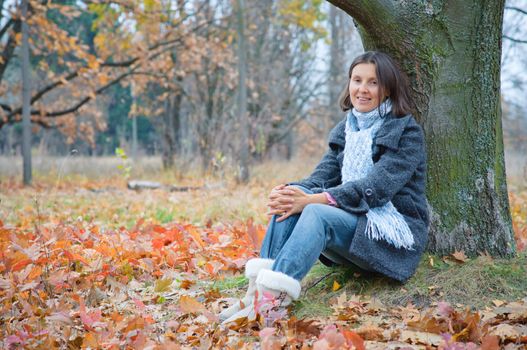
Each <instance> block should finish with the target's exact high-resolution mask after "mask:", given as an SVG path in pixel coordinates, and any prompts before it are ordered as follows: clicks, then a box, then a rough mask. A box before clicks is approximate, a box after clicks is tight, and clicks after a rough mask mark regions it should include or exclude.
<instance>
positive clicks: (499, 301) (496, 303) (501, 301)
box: [492, 299, 505, 306]
mask: <svg viewBox="0 0 527 350" xmlns="http://www.w3.org/2000/svg"><path fill="white" fill-rule="evenodd" d="M492 303H493V304H494V305H496V306H502V305H503V304H505V302H504V301H503V300H498V299H496V300H493V301H492Z"/></svg>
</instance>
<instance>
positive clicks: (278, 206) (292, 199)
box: [267, 184, 327, 222]
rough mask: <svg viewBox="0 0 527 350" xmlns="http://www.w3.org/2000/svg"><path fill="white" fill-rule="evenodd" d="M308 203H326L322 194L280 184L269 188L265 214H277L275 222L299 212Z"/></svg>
mask: <svg viewBox="0 0 527 350" xmlns="http://www.w3.org/2000/svg"><path fill="white" fill-rule="evenodd" d="M310 203H327V201H326V196H325V195H324V194H320V193H319V194H307V193H305V192H304V191H302V190H301V189H299V188H298V187H295V186H288V185H285V184H281V185H278V186H276V187H275V188H273V189H272V190H271V193H270V194H269V201H268V203H267V206H268V207H269V211H268V212H267V215H278V216H279V217H278V218H277V219H276V221H277V222H280V221H284V220H285V219H287V218H288V217H290V216H291V215H294V214H299V213H301V212H302V210H304V207H305V206H306V205H308V204H310Z"/></svg>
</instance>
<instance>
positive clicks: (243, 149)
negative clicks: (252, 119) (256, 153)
mask: <svg viewBox="0 0 527 350" xmlns="http://www.w3.org/2000/svg"><path fill="white" fill-rule="evenodd" d="M244 7H245V6H244V0H236V17H237V29H236V31H237V34H238V101H237V102H238V103H237V104H238V118H239V119H238V120H239V125H240V131H239V133H238V135H239V137H240V139H239V150H240V159H239V164H238V165H239V171H240V173H239V174H238V181H239V182H240V183H247V182H249V115H248V114H247V85H246V79H247V48H246V42H245V22H244V15H245V10H244Z"/></svg>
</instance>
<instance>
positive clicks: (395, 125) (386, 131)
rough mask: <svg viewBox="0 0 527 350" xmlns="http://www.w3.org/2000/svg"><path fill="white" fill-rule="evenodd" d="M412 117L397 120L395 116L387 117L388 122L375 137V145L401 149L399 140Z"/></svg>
mask: <svg viewBox="0 0 527 350" xmlns="http://www.w3.org/2000/svg"><path fill="white" fill-rule="evenodd" d="M411 118H412V117H411V116H410V115H407V116H404V117H401V118H397V117H395V116H394V115H393V114H391V113H390V114H389V115H387V116H386V120H385V121H384V123H383V124H382V126H381V127H380V129H379V131H377V134H376V135H375V141H374V142H375V143H376V144H377V145H382V146H385V147H387V148H391V149H394V150H397V149H399V140H400V138H401V135H402V133H403V131H404V128H405V127H406V125H408V122H409V121H410V119H411Z"/></svg>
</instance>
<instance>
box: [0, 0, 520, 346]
mask: <svg viewBox="0 0 527 350" xmlns="http://www.w3.org/2000/svg"><path fill="white" fill-rule="evenodd" d="M22 3H23V2H10V1H1V8H2V12H1V17H0V43H1V45H2V50H3V51H2V56H1V57H0V84H1V85H0V91H1V93H0V106H1V107H2V108H1V109H0V113H1V114H0V152H1V156H0V234H1V235H0V244H1V246H0V248H1V249H2V255H1V258H2V261H1V264H0V271H1V272H2V277H1V278H0V298H2V302H3V303H2V308H3V309H2V316H1V319H0V324H1V326H2V329H3V333H2V334H1V338H0V340H1V341H2V342H3V343H2V345H4V347H12V348H14V347H16V346H26V347H39V346H40V347H47V348H60V347H62V348H63V347H70V348H78V347H81V346H82V347H92V348H96V347H105V348H112V347H127V346H128V347H135V348H142V347H148V346H150V347H156V346H158V347H160V348H178V346H182V347H183V348H185V347H187V348H193V347H198V346H199V347H201V348H211V347H212V348H213V347H216V348H243V347H244V346H245V347H247V348H250V347H251V346H253V345H254V344H258V343H260V344H261V346H263V347H265V346H267V348H277V346H278V347H280V346H285V344H286V343H287V344H293V346H294V345H295V344H296V345H298V346H299V347H300V346H304V345H306V346H307V344H309V346H314V345H313V344H318V345H317V346H318V349H337V348H342V347H346V346H347V347H349V348H352V347H355V348H361V346H364V345H363V344H364V343H363V342H364V341H366V344H367V347H368V348H374V346H379V348H385V347H386V346H388V345H387V344H391V345H393V346H407V347H411V348H423V347H425V346H428V347H434V348H437V347H442V348H445V349H446V348H449V349H461V348H466V349H470V348H474V347H472V346H481V347H483V348H486V349H496V348H498V347H499V346H502V347H503V346H506V345H507V346H509V347H510V346H511V344H512V345H518V344H519V345H518V346H522V344H525V343H526V342H527V328H526V327H525V326H524V324H525V319H527V307H526V305H525V300H524V299H523V300H522V298H524V297H525V292H524V291H525V290H526V288H527V285H526V284H525V282H524V280H525V274H526V271H527V270H526V266H525V253H524V248H525V244H526V243H527V205H526V203H527V192H526V188H525V185H526V183H525V178H526V177H527V160H526V159H527V158H526V157H525V153H526V152H527V115H526V112H527V102H526V99H525V89H526V84H527V77H526V76H525V74H523V71H524V70H525V67H526V66H527V58H526V57H527V55H526V54H525V53H526V50H527V45H526V43H525V42H526V39H527V26H526V23H527V21H526V18H527V15H526V14H525V12H526V10H527V9H526V8H525V6H524V4H523V2H522V1H513V0H510V1H507V3H506V9H505V17H504V26H503V50H502V60H501V65H502V67H501V68H502V71H501V96H502V97H501V106H502V111H503V119H502V120H503V133H504V141H505V155H506V165H507V179H508V186H509V198H510V204H511V213H512V218H513V228H514V233H515V238H516V245H517V250H518V253H519V255H517V256H515V257H513V258H511V259H509V260H504V261H500V260H497V259H496V260H494V259H492V258H491V257H490V256H488V255H486V254H485V252H481V256H480V257H472V258H467V257H466V256H465V255H464V253H463V252H462V251H457V252H455V253H454V254H453V255H450V256H448V257H441V256H434V255H427V256H425V258H424V260H423V263H422V265H423V266H422V267H420V269H419V273H418V275H417V276H416V277H415V278H414V279H412V280H411V282H410V283H409V284H408V285H406V286H400V285H393V284H390V283H389V282H387V281H386V280H383V279H382V278H380V279H379V278H373V279H371V278H370V277H369V276H366V278H362V277H361V275H360V272H355V271H351V272H350V271H348V270H342V269H340V270H339V269H337V270H329V269H325V268H323V267H321V266H319V265H317V266H316V268H315V269H314V271H313V272H312V273H311V274H310V276H308V279H307V281H305V283H304V289H305V294H304V299H303V301H301V302H300V303H297V304H296V305H295V309H294V315H295V316H296V317H298V319H293V320H292V321H289V322H286V321H283V320H277V321H278V322H277V324H276V328H263V329H262V327H260V326H258V325H256V324H250V323H249V324H247V323H241V324H238V325H235V327H234V328H231V329H220V328H218V325H217V319H216V318H215V316H214V314H215V312H217V311H218V310H219V309H220V308H221V307H223V306H225V305H226V303H227V302H228V301H229V300H228V299H226V297H228V296H232V295H233V294H236V293H237V292H240V291H241V290H242V289H243V287H244V283H245V280H244V279H243V278H242V277H239V272H240V271H242V270H243V264H244V262H245V261H246V260H247V259H248V258H250V257H252V256H254V255H255V254H256V252H257V248H258V244H259V242H260V241H261V239H262V236H263V234H264V229H265V224H266V222H267V219H268V218H267V216H266V215H265V210H266V208H265V198H266V195H267V193H268V191H269V189H270V188H271V187H272V186H274V185H276V184H277V183H281V182H285V181H290V180H294V179H298V178H300V177H303V176H305V175H307V174H308V173H309V172H310V170H311V169H312V166H313V165H314V164H316V162H317V160H318V159H319V157H320V156H321V154H322V153H323V152H324V150H325V148H326V135H327V133H328V131H329V130H330V129H331V127H332V126H333V125H334V124H335V123H336V122H337V121H339V120H341V119H342V118H343V116H344V115H343V113H342V112H340V111H339V109H338V106H337V100H338V96H339V94H340V92H341V91H342V89H343V88H344V86H345V83H346V70H347V68H348V66H349V64H350V62H351V60H352V58H353V57H355V56H356V55H357V54H359V53H360V52H362V50H363V48H362V45H361V40H360V37H359V35H358V33H357V30H356V28H355V25H354V23H353V20H352V19H351V18H350V17H349V16H348V15H347V14H345V13H344V12H342V11H341V10H338V9H337V8H335V7H333V6H332V5H330V4H329V3H327V2H324V1H320V0H310V1H296V0H280V1H269V0H265V1H248V0H246V1H222V0H220V1H210V0H209V1H203V0H196V1H186V0H177V1H153V0H145V1H141V2H137V1H111V2H98V1H78V2H73V1H55V2H49V3H46V2H33V1H31V2H29V9H28V11H29V13H30V15H29V16H28V24H29V37H28V39H29V49H30V53H31V54H30V60H29V62H30V65H29V66H30V67H31V68H30V79H31V83H32V85H31V86H32V93H31V95H32V96H33V97H32V107H31V115H32V133H31V134H32V141H31V142H32V143H31V149H32V152H31V153H32V158H33V159H32V164H33V174H34V179H33V186H31V187H23V186H22V181H21V180H22V156H21V153H22V134H23V131H22V123H21V122H20V121H21V116H22V113H21V111H22V109H21V106H22V74H21V71H22V65H23V62H22V59H21V57H22V49H21V47H22V46H23V45H22V41H23V38H22V34H21V33H22V25H21V20H20V19H21V17H20V16H21V14H20V5H21V4H22ZM242 82H243V83H242ZM242 86H243V88H242ZM241 106H246V107H245V108H246V109H245V110H244V109H243V107H241ZM245 150H248V153H247V154H244V151H245ZM247 175H249V176H247ZM134 179H143V180H154V181H157V182H159V183H160V184H162V185H164V186H163V187H162V188H160V189H156V190H144V191H139V192H136V191H132V190H128V189H127V188H126V187H127V185H129V184H130V180H134ZM467 276H472V278H466V277H467ZM350 281H351V282H350ZM346 293H347V294H346ZM369 295H375V297H376V298H379V299H380V301H379V300H378V299H370V297H369ZM445 301H447V302H449V303H451V304H452V305H454V306H455V307H456V308H458V310H459V309H463V308H464V306H465V305H467V306H469V307H470V309H467V311H466V312H461V311H456V310H454V309H453V308H451V306H450V305H449V304H446V303H445ZM430 310H432V311H430ZM475 310H479V311H477V312H476V311H475ZM305 317H308V318H309V317H310V318H311V319H307V320H306V319H305ZM350 329H353V331H350ZM258 330H261V333H259V332H258ZM247 340H251V341H247ZM458 342H463V345H460V344H458ZM176 344H177V345H176ZM339 344H340V345H339ZM401 344H403V345H401ZM475 344H477V345H475ZM498 344H499V345H498ZM257 346H259V345H257Z"/></svg>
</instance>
